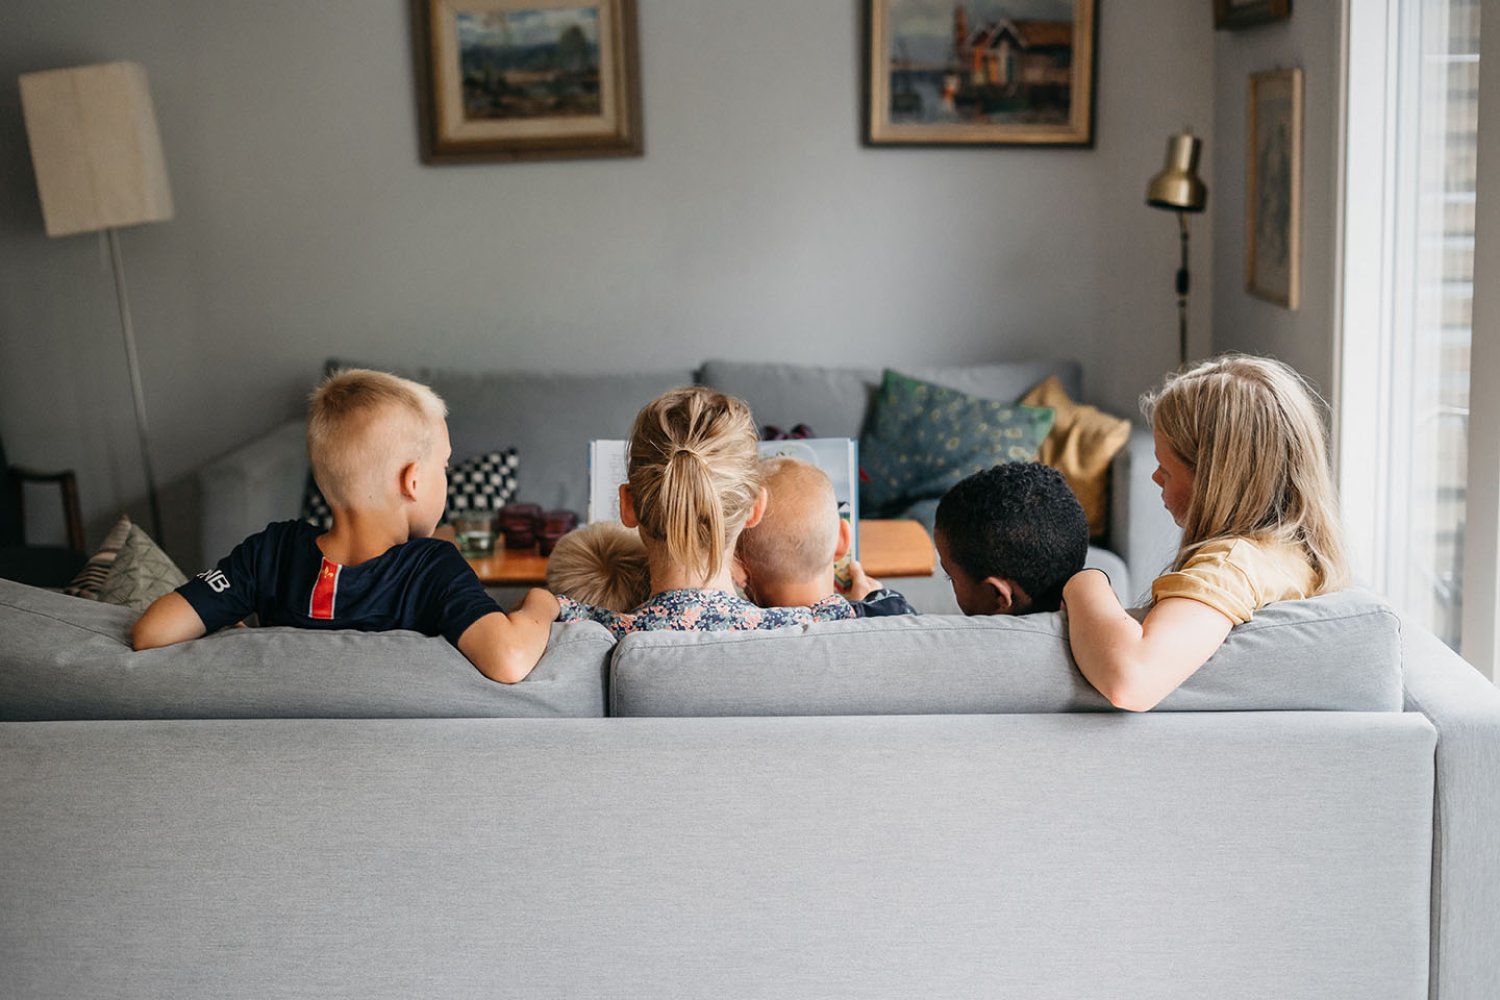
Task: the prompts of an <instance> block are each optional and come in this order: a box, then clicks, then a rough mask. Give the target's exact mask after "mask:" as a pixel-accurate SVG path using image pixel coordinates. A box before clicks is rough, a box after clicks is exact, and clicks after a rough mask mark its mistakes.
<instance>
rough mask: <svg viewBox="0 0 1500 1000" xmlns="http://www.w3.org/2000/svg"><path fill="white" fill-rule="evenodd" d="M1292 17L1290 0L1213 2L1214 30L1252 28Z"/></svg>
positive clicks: (1215, 0) (1223, 0)
mask: <svg viewBox="0 0 1500 1000" xmlns="http://www.w3.org/2000/svg"><path fill="white" fill-rule="evenodd" d="M1291 16H1292V0H1214V27H1215V28H1229V29H1235V28H1253V27H1254V26H1255V25H1257V24H1269V23H1270V22H1272V21H1285V20H1286V19H1287V18H1289V17H1291Z"/></svg>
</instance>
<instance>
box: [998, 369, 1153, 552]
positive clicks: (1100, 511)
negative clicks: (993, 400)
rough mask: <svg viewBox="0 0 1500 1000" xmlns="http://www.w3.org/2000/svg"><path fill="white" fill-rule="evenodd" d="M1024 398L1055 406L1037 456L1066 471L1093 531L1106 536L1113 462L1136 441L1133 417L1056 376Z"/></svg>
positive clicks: (1095, 535)
mask: <svg viewBox="0 0 1500 1000" xmlns="http://www.w3.org/2000/svg"><path fill="white" fill-rule="evenodd" d="M1020 401H1021V402H1022V403H1024V404H1026V405H1027V406H1050V407H1052V409H1053V410H1054V411H1055V413H1056V417H1055V419H1054V420H1053V423H1052V431H1051V433H1049V434H1048V435H1047V438H1046V440H1044V441H1043V442H1042V447H1041V450H1040V451H1039V452H1038V453H1037V461H1039V462H1042V463H1044V464H1046V465H1050V466H1052V467H1053V468H1054V469H1056V470H1057V471H1059V472H1061V473H1062V474H1063V478H1064V479H1066V480H1067V481H1068V485H1069V486H1071V487H1073V492H1074V493H1075V494H1077V495H1078V502H1079V503H1080V504H1082V505H1083V513H1084V516H1085V517H1087V518H1088V521H1089V536H1090V537H1091V538H1098V537H1100V536H1101V535H1103V534H1104V532H1105V529H1107V528H1108V527H1109V463H1110V461H1111V460H1112V459H1113V458H1114V457H1115V455H1116V454H1117V453H1118V452H1119V451H1120V449H1121V448H1123V447H1125V443H1126V442H1127V441H1129V440H1130V421H1128V420H1122V419H1120V418H1119V417H1112V416H1110V415H1109V414H1108V413H1105V412H1103V411H1102V410H1100V409H1099V408H1098V407H1095V406H1088V405H1086V404H1083V403H1075V402H1073V401H1072V400H1071V399H1069V398H1068V393H1067V390H1066V389H1064V388H1063V387H1062V383H1061V382H1059V381H1058V380H1057V376H1055V375H1054V376H1052V377H1051V378H1049V379H1047V380H1046V381H1045V382H1043V383H1041V384H1040V385H1038V386H1037V387H1036V388H1034V389H1032V390H1031V391H1030V392H1028V393H1027V394H1026V395H1024V396H1022V397H1021V400H1020Z"/></svg>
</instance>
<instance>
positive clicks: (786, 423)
mask: <svg viewBox="0 0 1500 1000" xmlns="http://www.w3.org/2000/svg"><path fill="white" fill-rule="evenodd" d="M894 367H895V369H896V370H897V371H899V372H900V373H901V374H903V375H910V376H911V377H913V378H916V379H920V380H922V381H924V382H935V383H937V384H938V385H942V386H947V387H949V388H952V389H958V390H959V391H961V392H966V393H968V394H969V395H971V396H978V397H980V398H981V399H994V400H1000V401H1002V402H1006V403H1014V402H1015V401H1016V400H1018V399H1020V398H1021V396H1022V395H1023V394H1024V393H1025V392H1026V391H1027V390H1029V389H1030V388H1032V387H1033V386H1035V385H1036V384H1037V383H1039V382H1041V381H1043V380H1044V379H1046V378H1047V377H1048V376H1049V375H1056V376H1057V377H1058V379H1059V380H1060V381H1061V382H1062V384H1063V386H1064V387H1065V388H1066V389H1067V390H1068V394H1069V395H1070V396H1072V397H1073V398H1074V399H1078V398H1079V397H1080V396H1081V395H1082V389H1081V386H1082V373H1081V369H1080V368H1079V366H1078V364H1077V362H1073V361H1061V360H1041V361H1015V362H1002V363H998V364H988V365H966V366H962V367H947V368H933V367H921V366H913V367H906V366H901V365H895V366H894ZM881 376H882V370H881V369H879V368H820V367H817V366H814V365H795V364H762V363H758V362H750V361H709V362H706V363H705V364H704V365H703V367H702V369H701V370H700V371H699V373H698V378H699V381H701V382H702V383H703V384H704V385H711V386H713V387H714V388H715V389H718V390H720V391H721V392H727V393H728V394H729V395H731V396H738V397H739V398H741V399H743V400H744V401H745V402H747V403H749V404H750V409H751V410H752V411H753V412H754V413H755V420H756V423H757V424H759V425H760V426H762V427H764V426H765V425H767V424H775V425H776V426H778V427H783V428H789V427H794V426H796V425H797V424H807V426H808V427H810V428H812V431H813V433H814V434H816V435H817V436H818V437H847V438H856V439H857V438H858V437H859V435H860V431H862V430H863V429H864V423H865V417H866V415H867V414H868V412H869V409H870V402H871V400H873V399H874V398H875V393H876V391H877V390H878V389H879V388H880V381H881ZM523 462H524V459H523Z"/></svg>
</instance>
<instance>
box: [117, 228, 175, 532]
mask: <svg viewBox="0 0 1500 1000" xmlns="http://www.w3.org/2000/svg"><path fill="white" fill-rule="evenodd" d="M104 232H105V237H106V239H107V240H108V242H109V262H110V265H111V266H112V267H113V268H114V272H115V298H116V300H118V302H119V306H120V333H121V334H122V335H123V336H124V338H125V365H126V368H127V369H128V370H129V372H130V394H131V396H132V397H133V398H134V400H135V429H136V434H137V435H138V436H139V437H140V442H141V468H142V469H144V470H145V472H146V497H147V499H148V500H149V501H150V503H151V531H152V535H153V536H154V537H155V539H156V541H157V542H161V540H162V534H161V502H160V500H159V499H158V498H157V495H156V474H155V473H154V472H152V470H151V439H150V434H149V433H148V432H147V430H146V394H145V392H144V390H143V389H142V388H141V363H140V359H139V358H138V357H137V356H136V352H135V328H134V327H133V326H132V325H131V323H130V293H129V291H128V290H127V289H126V287H125V259H124V258H123V257H122V256H121V255H120V238H119V235H118V231H117V230H116V229H115V227H113V226H110V227H109V228H107V229H105V230H104Z"/></svg>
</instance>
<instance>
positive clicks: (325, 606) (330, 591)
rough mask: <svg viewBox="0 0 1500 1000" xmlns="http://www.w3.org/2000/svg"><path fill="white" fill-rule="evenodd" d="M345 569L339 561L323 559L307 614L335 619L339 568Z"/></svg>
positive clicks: (313, 616) (325, 619)
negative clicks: (334, 605)
mask: <svg viewBox="0 0 1500 1000" xmlns="http://www.w3.org/2000/svg"><path fill="white" fill-rule="evenodd" d="M341 569H343V567H342V566H340V565H339V564H338V563H333V562H329V561H328V560H327V558H324V560H323V567H322V569H320V570H318V582H317V583H315V584H313V592H312V601H310V602H309V604H308V610H307V614H308V616H309V617H311V618H321V619H322V620H324V621H332V620H333V602H334V598H335V597H337V596H338V592H339V570H341Z"/></svg>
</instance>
